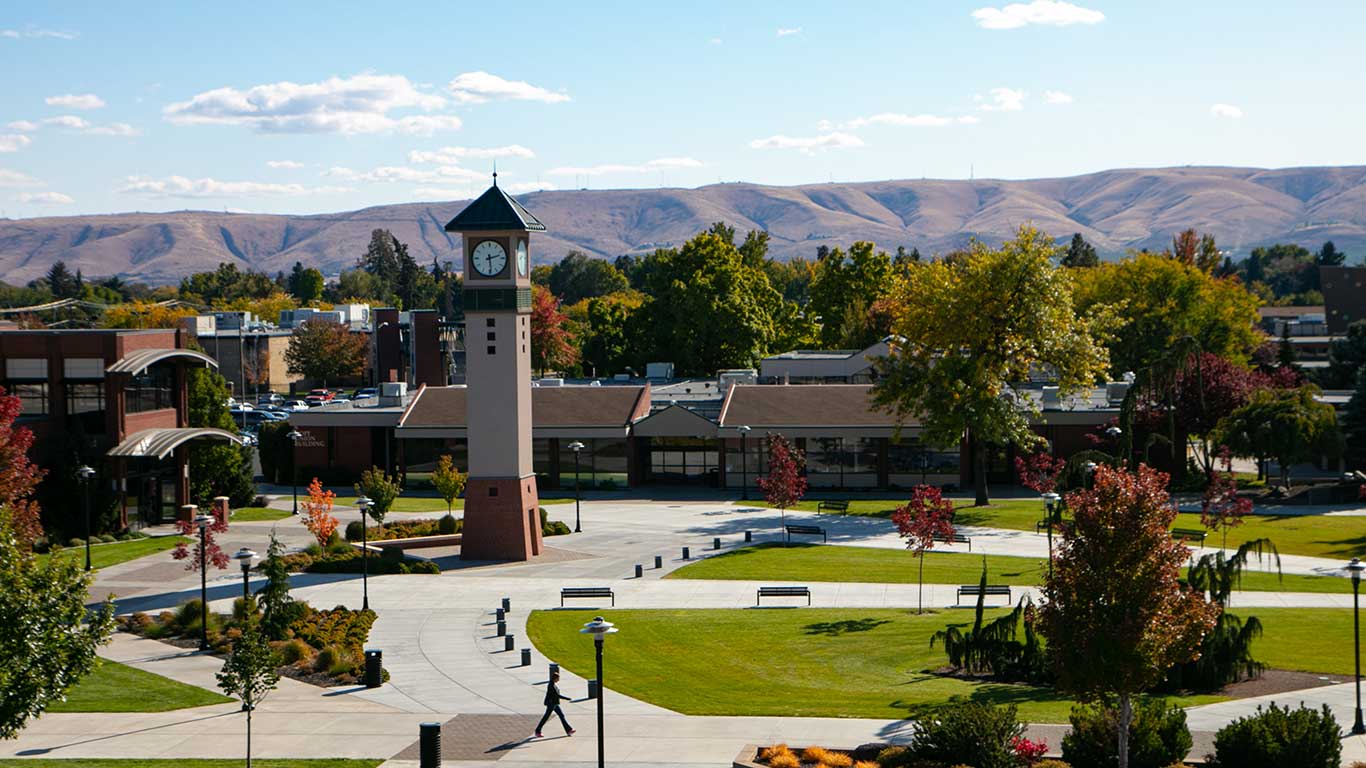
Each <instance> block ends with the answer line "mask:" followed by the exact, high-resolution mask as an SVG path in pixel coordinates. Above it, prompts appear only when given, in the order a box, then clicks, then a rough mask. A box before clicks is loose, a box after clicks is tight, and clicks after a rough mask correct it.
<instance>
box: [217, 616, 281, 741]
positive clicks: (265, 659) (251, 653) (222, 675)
mask: <svg viewBox="0 0 1366 768" xmlns="http://www.w3.org/2000/svg"><path fill="white" fill-rule="evenodd" d="M279 666H280V658H279V655H278V654H277V653H276V652H275V650H274V649H273V648H271V647H270V642H269V641H268V640H267V639H266V635H265V633H264V632H262V631H261V625H260V623H259V622H257V621H255V620H251V621H249V622H248V623H247V626H245V627H244V628H243V629H242V635H241V636H240V637H238V638H237V639H236V640H235V641H233V644H232V651H231V652H230V653H229V654H228V658H227V659H226V660H224V662H223V669H222V671H220V672H219V673H218V687H219V689H221V690H222V691H223V693H226V694H227V695H229V696H236V697H238V698H239V699H241V700H242V709H243V710H245V711H246V713H247V768H251V713H252V710H254V709H256V705H257V704H259V703H260V702H261V700H262V699H264V698H265V697H266V694H267V693H270V692H271V691H273V690H275V686H276V685H278V684H279V682H280V673H279V672H278V671H276V669H277V668H278V667H279Z"/></svg>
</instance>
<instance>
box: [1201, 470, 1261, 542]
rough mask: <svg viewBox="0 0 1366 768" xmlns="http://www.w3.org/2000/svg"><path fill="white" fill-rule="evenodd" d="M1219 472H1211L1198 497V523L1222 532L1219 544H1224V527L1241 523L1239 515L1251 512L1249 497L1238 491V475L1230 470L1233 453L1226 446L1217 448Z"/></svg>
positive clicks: (1226, 535)
mask: <svg viewBox="0 0 1366 768" xmlns="http://www.w3.org/2000/svg"><path fill="white" fill-rule="evenodd" d="M1219 463H1220V464H1221V465H1223V471H1222V472H1214V473H1213V474H1212V475H1211V476H1210V480H1209V483H1208V484H1207V485H1206V486H1205V493H1204V496H1203V497H1201V499H1200V524H1201V525H1203V526H1205V528H1206V529H1208V530H1211V531H1216V532H1218V533H1220V534H1222V536H1223V541H1222V543H1220V545H1219V547H1220V548H1221V549H1227V548H1228V530H1229V529H1230V528H1236V527H1238V526H1240V525H1242V524H1243V517H1244V516H1245V515H1248V514H1250V513H1251V512H1252V499H1249V498H1247V497H1241V496H1239V495H1238V478H1237V476H1236V475H1234V474H1233V454H1232V452H1230V451H1229V450H1228V449H1227V448H1225V449H1223V450H1222V451H1220V452H1219Z"/></svg>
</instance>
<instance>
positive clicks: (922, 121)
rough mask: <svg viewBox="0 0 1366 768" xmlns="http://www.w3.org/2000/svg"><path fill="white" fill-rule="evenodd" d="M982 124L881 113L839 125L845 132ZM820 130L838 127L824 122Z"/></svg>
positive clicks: (959, 117)
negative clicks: (876, 127) (875, 127)
mask: <svg viewBox="0 0 1366 768" xmlns="http://www.w3.org/2000/svg"><path fill="white" fill-rule="evenodd" d="M980 122H982V121H981V120H980V119H978V118H977V117H975V116H973V115H956V116H948V115H907V114H902V113H899V112H881V113H879V114H876V115H869V116H868V117H856V118H854V119H853V120H849V121H847V122H843V123H840V124H839V126H838V127H839V128H841V129H844V130H856V129H859V128H863V127H865V126H869V125H892V126H897V127H899V128H943V127H945V126H950V125H976V124H977V123H980ZM816 127H817V129H818V130H822V131H830V130H833V129H834V128H835V127H836V126H835V125H834V124H833V123H831V122H830V121H829V120H822V121H821V122H820V123H819V124H818V125H817V126H816Z"/></svg>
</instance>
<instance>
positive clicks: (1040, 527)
mask: <svg viewBox="0 0 1366 768" xmlns="http://www.w3.org/2000/svg"><path fill="white" fill-rule="evenodd" d="M1052 522H1053V521H1052V520H1049V519H1048V518H1046V517H1045V518H1044V519H1042V520H1040V521H1039V522H1037V523H1035V524H1034V532H1035V533H1047V532H1048V525H1049V523H1052Z"/></svg>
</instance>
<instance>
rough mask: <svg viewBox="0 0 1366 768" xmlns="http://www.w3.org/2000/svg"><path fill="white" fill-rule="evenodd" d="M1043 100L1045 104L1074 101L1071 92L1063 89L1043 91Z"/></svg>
mask: <svg viewBox="0 0 1366 768" xmlns="http://www.w3.org/2000/svg"><path fill="white" fill-rule="evenodd" d="M1043 100H1044V103H1045V104H1071V103H1072V102H1074V101H1076V99H1074V98H1072V94H1070V93H1064V92H1063V91H1044V92H1043Z"/></svg>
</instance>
